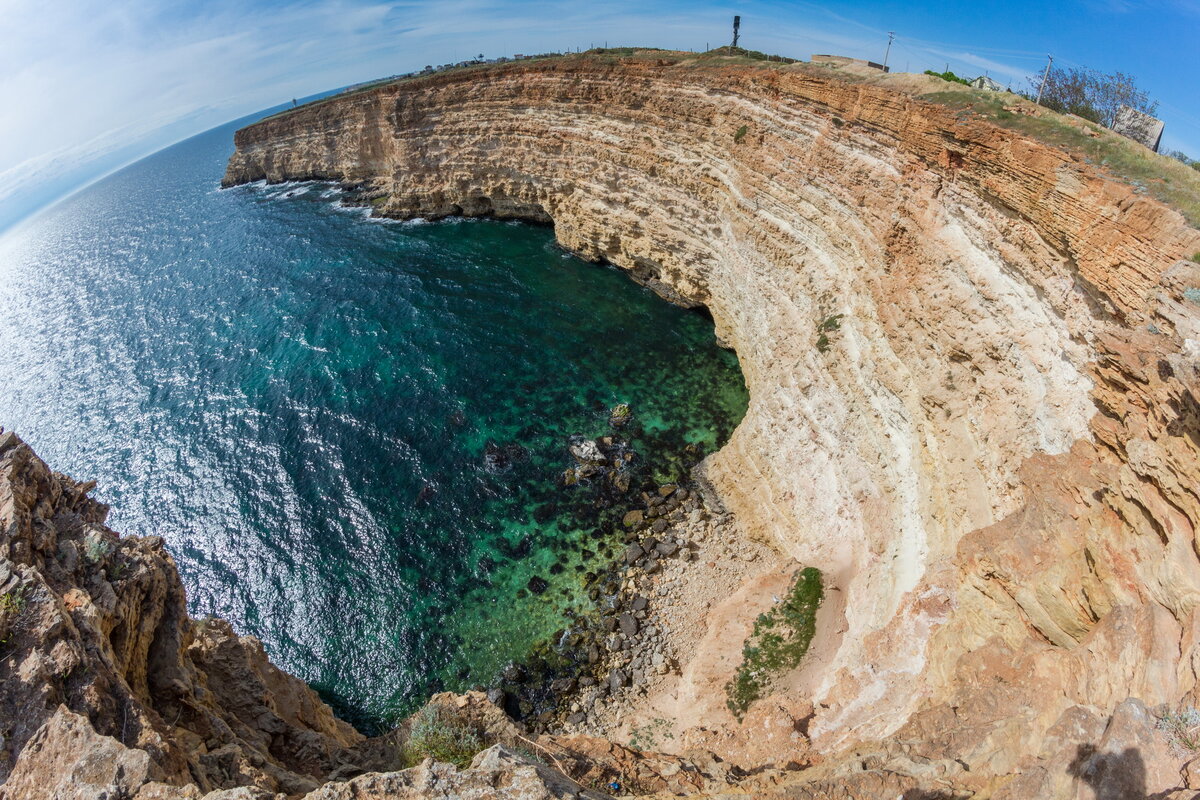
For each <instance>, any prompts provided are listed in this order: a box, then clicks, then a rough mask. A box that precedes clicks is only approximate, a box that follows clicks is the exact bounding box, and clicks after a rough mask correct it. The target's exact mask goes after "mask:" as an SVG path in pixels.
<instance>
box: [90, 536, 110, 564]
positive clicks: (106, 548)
mask: <svg viewBox="0 0 1200 800" xmlns="http://www.w3.org/2000/svg"><path fill="white" fill-rule="evenodd" d="M112 551H113V544H112V542H110V541H108V540H107V539H105V538H104V537H103V536H102V535H100V534H98V533H89V534H88V535H87V536H85V537H84V540H83V557H84V558H86V559H87V560H88V561H89V562H91V563H93V564H98V563H100V562H101V561H103V560H104V559H106V558H108V554H109V553H111V552H112Z"/></svg>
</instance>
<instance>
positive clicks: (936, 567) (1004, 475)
mask: <svg viewBox="0 0 1200 800" xmlns="http://www.w3.org/2000/svg"><path fill="white" fill-rule="evenodd" d="M236 143H237V152H236V153H235V154H234V156H233V158H232V159H231V161H230V164H229V168H228V172H227V174H226V178H225V182H226V184H236V183H242V182H248V181H255V180H260V179H266V180H268V181H283V180H295V179H310V178H320V179H330V180H337V181H343V182H348V183H360V184H361V183H365V184H366V185H367V186H368V187H369V188H370V193H371V194H372V195H373V196H375V197H376V200H375V201H374V204H375V207H376V208H377V209H378V211H379V212H380V213H383V214H388V215H392V216H397V217H413V216H425V217H439V216H444V215H450V214H465V215H495V216H499V217H520V218H525V219H531V220H542V221H552V222H553V224H554V228H555V234H556V236H557V238H558V240H559V242H561V243H562V244H563V245H564V246H565V247H567V248H569V249H570V250H572V251H575V252H577V253H579V254H581V255H583V256H584V257H587V258H591V259H596V260H605V261H608V262H611V263H613V264H616V265H618V266H620V267H622V268H624V269H626V270H628V271H629V272H630V273H631V275H632V276H633V277H634V278H635V279H637V280H639V281H642V282H644V283H646V284H647V285H649V286H651V287H653V288H654V289H655V290H657V291H659V292H660V293H661V294H663V295H664V296H665V297H668V298H670V299H672V300H674V301H676V302H681V303H685V304H703V305H705V306H707V308H708V309H709V310H710V311H711V313H712V315H713V317H714V320H715V322H716V325H717V330H718V333H719V335H720V336H721V338H722V339H723V340H724V341H725V342H727V343H728V344H729V345H730V346H731V347H733V348H734V349H735V350H736V352H737V354H738V356H739V358H740V360H741V364H742V368H743V371H744V373H745V376H746V380H747V384H748V386H749V389H750V397H751V401H750V410H749V413H748V414H747V415H746V418H745V420H744V421H743V422H742V424H741V426H740V427H739V428H738V430H737V432H736V433H735V435H734V436H733V439H732V440H731V442H730V443H729V444H728V445H727V446H726V447H725V448H724V449H723V450H722V451H721V452H720V453H718V454H717V455H715V456H714V457H713V458H712V459H711V460H710V463H709V464H708V468H707V474H708V477H709V478H710V479H711V480H712V482H713V483H714V485H715V486H716V488H717V490H718V491H719V494H720V496H721V498H722V500H723V502H724V503H725V504H726V506H727V507H728V508H729V509H731V510H732V511H733V512H734V514H735V516H736V518H737V520H738V522H739V525H740V527H741V529H742V530H743V531H744V533H745V535H747V536H751V537H754V538H757V539H760V540H763V541H767V542H770V543H772V544H773V545H774V546H775V547H777V548H778V549H779V550H780V551H782V553H783V554H786V555H787V556H790V557H791V558H794V559H795V560H797V561H799V562H801V563H805V564H811V565H815V566H818V567H820V568H821V569H822V570H823V571H825V573H826V575H827V579H828V580H829V582H830V583H831V584H832V585H835V586H837V588H838V590H840V591H842V592H844V593H845V598H846V602H845V611H844V620H841V621H839V622H838V624H836V625H833V626H830V628H829V630H826V631H823V632H819V634H818V635H819V636H823V637H825V638H826V642H825V644H826V645H827V646H832V647H833V648H834V650H835V655H834V657H833V658H832V661H831V664H830V665H829V666H828V668H826V669H824V670H823V671H822V673H821V674H820V675H819V676H816V677H815V678H814V679H813V681H812V685H811V686H809V687H807V691H809V692H810V693H811V696H812V699H813V700H814V701H815V703H816V706H815V716H814V718H813V719H812V720H811V721H810V723H809V724H808V727H807V732H808V735H810V736H811V737H812V739H813V742H814V744H815V745H816V746H817V747H818V748H820V749H822V750H824V751H825V752H827V753H832V752H836V751H838V750H840V749H841V748H844V747H847V746H849V745H851V744H853V743H854V742H861V741H865V740H871V739H876V740H882V739H884V738H886V737H897V736H898V737H900V738H901V739H903V740H905V741H911V742H924V743H925V744H923V745H921V746H920V747H918V750H920V748H921V747H923V748H924V750H923V751H921V752H922V753H923V756H922V757H926V758H929V759H934V760H939V759H940V760H941V762H942V763H945V764H948V765H949V766H948V767H947V769H949V770H950V771H951V772H954V771H957V773H962V774H959V775H957V777H956V778H955V780H959V781H961V783H962V785H963V786H965V787H968V788H971V789H972V790H979V789H983V788H988V787H991V788H994V785H993V784H992V783H991V780H992V778H993V777H994V776H997V775H999V776H1011V775H1014V774H1026V775H1032V774H1034V773H1035V772H1036V770H1035V769H1034V768H1033V767H1032V766H1031V764H1032V763H1033V761H1031V759H1032V760H1039V763H1041V764H1043V765H1044V764H1045V763H1049V762H1050V761H1055V759H1057V760H1058V761H1062V762H1063V763H1061V764H1058V767H1061V768H1062V769H1065V766H1064V764H1066V762H1069V761H1070V758H1067V757H1066V756H1065V755H1064V753H1065V751H1066V750H1067V749H1069V747H1071V746H1074V744H1078V743H1079V742H1083V741H1087V742H1090V743H1092V744H1091V745H1089V746H1094V744H1095V742H1097V741H1098V738H1099V737H1100V736H1101V734H1102V733H1103V731H1104V726H1105V723H1106V721H1107V720H1108V719H1109V716H1110V715H1111V714H1112V713H1113V711H1114V709H1116V708H1117V707H1118V706H1119V705H1120V704H1121V703H1122V702H1123V701H1125V700H1126V699H1127V698H1131V697H1132V698H1138V699H1140V700H1141V701H1144V702H1145V703H1147V704H1150V705H1156V704H1168V705H1170V706H1171V707H1172V708H1180V707H1186V706H1188V705H1191V704H1193V703H1194V702H1195V694H1196V691H1197V687H1196V676H1197V672H1196V665H1197V656H1200V651H1197V649H1196V641H1197V631H1198V630H1200V627H1198V625H1197V624H1198V619H1197V616H1196V613H1195V611H1196V601H1197V598H1198V597H1200V560H1198V559H1197V555H1196V553H1197V541H1196V535H1195V528H1196V524H1197V522H1198V521H1200V497H1198V495H1197V492H1196V489H1195V485H1196V478H1197V477H1198V475H1197V471H1198V464H1197V459H1196V455H1197V445H1198V444H1200V430H1198V429H1197V428H1196V423H1197V419H1198V418H1197V406H1196V399H1195V389H1196V382H1197V375H1198V373H1197V361H1196V358H1197V345H1196V340H1195V339H1194V338H1193V337H1195V336H1196V335H1197V327H1196V326H1197V319H1198V315H1197V311H1200V308H1198V307H1197V305H1196V303H1195V302H1194V301H1193V300H1190V299H1188V297H1189V296H1191V294H1190V293H1188V295H1185V292H1187V290H1189V289H1193V288H1196V287H1200V271H1198V270H1200V268H1198V267H1197V265H1196V264H1194V263H1192V262H1190V261H1187V260H1185V259H1187V258H1189V257H1190V256H1191V255H1192V254H1193V253H1195V252H1197V251H1200V232H1198V231H1196V230H1195V229H1193V228H1191V227H1189V226H1188V225H1187V223H1186V222H1185V221H1184V219H1183V218H1182V217H1181V216H1180V215H1179V214H1177V213H1176V212H1174V211H1172V210H1170V209H1168V208H1166V207H1164V206H1163V205H1161V204H1159V203H1157V202H1155V201H1153V200H1151V199H1149V198H1147V197H1146V196H1144V195H1143V194H1142V193H1140V192H1139V191H1137V190H1136V189H1134V188H1131V187H1129V186H1126V185H1122V184H1120V183H1119V182H1117V181H1114V180H1112V179H1111V178H1109V177H1107V176H1105V175H1104V174H1102V173H1101V172H1099V171H1098V170H1096V169H1095V168H1093V167H1091V166H1090V165H1088V164H1086V163H1084V162H1083V161H1081V160H1080V159H1077V158H1074V157H1072V156H1070V155H1068V154H1066V153H1064V152H1062V151H1060V150H1058V149H1055V148H1053V147H1049V146H1047V145H1044V144H1041V143H1039V142H1037V141H1034V140H1032V139H1029V138H1025V137H1023V136H1021V135H1019V134H1017V133H1014V132H1012V131H1008V130H1004V129H1000V128H997V127H995V126H993V125H991V124H988V123H986V122H984V121H980V120H975V119H972V118H971V117H970V116H969V115H962V114H958V113H955V112H953V111H951V110H949V109H947V108H943V107H940V106H937V105H933V104H930V103H927V102H922V101H921V100H919V99H917V98H915V97H913V96H912V95H910V94H907V93H904V92H900V91H893V90H890V89H889V88H888V87H887V86H875V85H863V84H855V83H852V82H847V81H844V80H838V79H834V78H831V77H830V76H829V75H828V74H821V73H820V71H816V70H813V69H812V68H809V67H805V66H803V65H796V66H795V67H786V68H777V69H760V68H746V67H740V66H726V67H719V66H718V67H714V66H710V65H708V66H706V65H702V64H697V63H695V62H693V61H691V60H689V59H686V58H675V57H672V58H659V59H647V58H638V59H628V60H625V61H609V62H604V61H602V60H597V59H564V60H558V61H547V62H537V63H531V64H518V65H509V66H506V67H501V68H491V69H488V70H486V71H477V72H471V71H464V72H459V73H450V74H444V75H435V76H432V77H427V78H421V79H417V80H412V81H405V82H401V83H396V84H391V85H386V86H382V87H379V88H376V89H373V90H369V91H364V92H359V93H356V94H350V95H346V96H343V97H337V98H333V99H330V100H327V101H325V102H322V103H318V104H315V105H313V106H310V107H307V108H301V109H299V110H296V111H292V112H288V113H286V114H283V115H280V116H277V117H273V118H269V119H266V120H264V121H262V122H259V123H257V124H255V125H252V126H250V127H248V128H246V129H243V130H241V131H239V132H238V134H237V140H236ZM822 323H825V325H824V328H825V329H824V330H818V328H819V327H820V326H822ZM822 334H824V336H823V338H822ZM830 638H834V639H836V641H833V642H832V644H831V643H830V641H829V639H830ZM1072 715H1074V716H1072ZM1075 717H1079V718H1080V719H1082V718H1084V717H1086V718H1087V719H1088V720H1090V722H1089V724H1088V725H1082V723H1080V725H1077V726H1076V727H1075V728H1074V729H1073V730H1075V731H1076V733H1077V734H1078V736H1077V737H1076V738H1075V739H1071V738H1070V737H1065V738H1064V736H1062V735H1059V734H1056V733H1054V731H1056V730H1059V728H1056V727H1055V726H1059V727H1061V726H1063V725H1065V724H1066V723H1065V722H1064V720H1067V719H1074V718H1075ZM1089 726H1090V727H1089ZM1085 728H1086V731H1085V730H1084V729H1085ZM1060 733H1061V732H1060ZM1056 737H1057V738H1056ZM1056 748H1057V749H1056ZM925 751H927V752H925ZM1059 751H1062V752H1059ZM1072 757H1073V755H1072ZM1064 758H1065V759H1066V761H1063V759H1064ZM1058 761H1056V762H1055V763H1058ZM1039 769H1040V767H1039ZM1060 772H1062V770H1061V769H1060ZM1038 774H1040V773H1038ZM1062 774H1065V773H1062ZM1059 778H1061V775H1056V776H1055V777H1054V778H1053V780H1059ZM1075 778H1078V775H1076V776H1075ZM1075 778H1072V779H1071V780H1075ZM1027 779H1028V780H1033V778H1027ZM1046 780H1047V781H1050V782H1051V783H1053V780H1051V779H1050V778H1047V779H1046ZM1068 783H1070V785H1072V786H1073V785H1074V784H1073V783H1071V781H1068ZM1047 787H1050V784H1049V783H1048V784H1046V787H1042V788H1043V789H1044V790H1045V791H1047V792H1050V791H1051V788H1047ZM991 788H989V790H991ZM1060 788H1061V787H1060ZM1029 789H1030V787H1028V786H1026V787H1024V789H1023V790H1022V791H1027V790H1029ZM1054 791H1057V789H1055V790H1054ZM1063 791H1074V790H1073V789H1063ZM1012 796H1014V797H1016V796H1020V795H1018V794H1014V795H1012ZM1026 796H1032V795H1026ZM1047 796H1049V795H1047Z"/></svg>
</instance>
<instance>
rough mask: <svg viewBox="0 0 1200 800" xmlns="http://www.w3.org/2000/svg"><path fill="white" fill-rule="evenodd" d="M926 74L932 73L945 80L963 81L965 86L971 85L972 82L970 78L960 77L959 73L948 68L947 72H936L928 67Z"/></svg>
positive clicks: (952, 81)
mask: <svg viewBox="0 0 1200 800" xmlns="http://www.w3.org/2000/svg"><path fill="white" fill-rule="evenodd" d="M925 74H926V75H932V76H933V77H935V78H941V79H942V80H944V81H950V83H961V84H962V85H963V86H970V85H971V82H970V81H969V80H967V79H966V78H960V77H958V76H957V75H955V74H954V73H953V72H950V71H949V70H947V71H945V72H934V71H933V70H931V69H927V70H925Z"/></svg>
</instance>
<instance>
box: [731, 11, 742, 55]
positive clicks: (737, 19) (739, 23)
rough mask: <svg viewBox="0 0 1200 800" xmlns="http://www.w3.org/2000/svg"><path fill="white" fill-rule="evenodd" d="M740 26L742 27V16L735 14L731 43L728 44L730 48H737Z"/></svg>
mask: <svg viewBox="0 0 1200 800" xmlns="http://www.w3.org/2000/svg"><path fill="white" fill-rule="evenodd" d="M741 27H742V18H741V17H740V16H735V17H734V18H733V44H732V45H730V49H731V50H736V49H737V42H738V29H739V28H741Z"/></svg>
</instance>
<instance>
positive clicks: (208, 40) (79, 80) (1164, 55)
mask: <svg viewBox="0 0 1200 800" xmlns="http://www.w3.org/2000/svg"><path fill="white" fill-rule="evenodd" d="M733 14H741V15H742V18H743V23H742V34H743V39H742V44H743V45H744V46H746V47H750V48H754V49H758V50H765V51H770V52H777V53H783V54H786V55H790V56H794V57H798V58H808V57H809V55H811V54H812V53H815V52H820V53H829V52H832V53H840V54H844V55H852V56H859V57H866V58H872V59H875V60H880V59H882V57H883V51H884V46H885V45H886V42H887V31H889V30H891V31H895V32H896V37H897V38H896V44H895V45H894V46H893V49H892V54H891V64H892V65H893V66H894V67H895V68H896V69H898V70H904V69H909V70H912V71H918V72H919V71H922V70H924V69H927V68H937V69H939V70H940V69H944V68H945V66H946V65H949V67H950V69H952V70H954V71H955V72H958V73H959V74H966V75H969V76H974V75H977V74H979V73H981V72H985V71H986V72H988V73H989V74H990V75H991V76H992V77H995V78H997V79H998V80H1000V81H1001V82H1002V83H1005V84H1007V83H1009V82H1012V83H1013V85H1014V87H1017V86H1019V85H1022V84H1023V83H1024V80H1025V78H1026V77H1027V76H1029V75H1031V74H1034V73H1036V72H1038V71H1039V70H1040V69H1041V68H1042V66H1043V65H1044V64H1045V56H1046V54H1047V53H1053V54H1054V56H1055V61H1056V63H1059V64H1064V65H1067V66H1073V65H1087V66H1090V67H1094V68H1096V69H1099V70H1102V71H1112V70H1121V71H1123V72H1127V73H1131V74H1133V75H1135V76H1136V77H1137V78H1138V79H1139V82H1140V84H1141V85H1142V86H1143V87H1145V88H1146V89H1148V90H1149V91H1150V93H1151V95H1152V96H1153V97H1154V98H1156V99H1158V100H1159V101H1160V103H1161V106H1160V109H1159V116H1161V117H1162V118H1163V119H1164V120H1165V121H1166V133H1165V135H1164V140H1163V146H1164V148H1167V149H1179V150H1183V151H1185V152H1188V153H1190V154H1191V155H1192V156H1194V157H1197V158H1200V82H1198V81H1197V77H1196V69H1197V60H1198V58H1200V55H1198V54H1200V0H1147V1H1146V2H1139V1H1138V0H1059V1H1058V2H1053V1H1051V2H1041V1H1039V2H1032V0H1008V1H1007V2H996V1H995V0H975V2H971V3H961V4H956V3H929V2H925V3H922V2H901V1H900V0H866V1H865V2H829V3H821V4H817V3H808V2H754V1H753V0H745V1H744V2H738V1H737V0H728V1H725V2H709V1H707V0H695V1H693V2H681V1H677V0H667V1H666V2H655V1H654V0H638V1H637V2H633V1H631V0H589V1H588V2H565V1H562V0H557V1H556V0H533V2H511V1H507V2H506V1H505V0H444V1H440V2H438V1H435V0H402V1H401V2H383V1H382V0H319V1H316V2H312V1H310V2H284V1H283V0H237V1H236V2H234V1H232V0H205V2H192V3H181V2H172V1H171V0H120V2H116V3H114V2H112V0H60V2H55V3H47V2H45V0H0V104H2V107H3V108H4V109H5V112H4V114H3V115H2V116H0V230H3V229H5V228H6V227H9V226H11V225H12V224H14V223H15V222H17V221H18V220H20V219H21V218H23V217H25V216H27V215H29V214H30V213H31V212H33V211H36V210H37V209H38V208H40V207H44V206H45V205H46V204H48V203H50V202H52V201H54V200H56V199H58V198H60V197H62V196H63V195H65V194H67V193H69V192H71V191H72V190H75V189H77V188H79V187H80V186H82V185H85V184H86V183H88V182H89V181H91V180H94V179H95V178H97V177H99V176H101V175H103V174H105V173H107V172H110V171H112V170H113V169H115V168H117V167H119V166H121V165H123V164H125V163H129V162H130V161H133V160H136V159H137V158H140V157H142V156H144V155H146V154H148V153H151V152H153V151H155V150H157V149H160V148H162V147H164V146H166V145H168V144H171V143H172V142H175V141H178V140H180V139H183V138H186V137H187V136H190V135H192V134H195V133H198V132H200V131H203V130H207V129H208V128H211V127H213V126H215V125H218V124H221V123H222V122H226V121H229V120H232V119H235V118H237V117H240V116H243V115H245V114H249V113H251V112H254V111H257V110H260V109H264V108H267V107H270V106H274V105H277V104H279V103H281V102H286V101H288V100H290V98H292V97H304V96H306V95H310V94H314V93H318V92H322V91H326V90H329V89H332V88H335V87H338V86H344V85H347V84H351V83H356V82H359V81H364V80H369V79H371V78H376V77H380V76H385V75H391V74H395V73H399V72H407V71H409V70H412V69H416V68H420V67H422V66H424V65H425V64H439V63H443V62H448V61H456V60H461V59H464V58H467V57H469V56H471V55H474V54H477V53H484V54H485V55H487V56H489V57H493V56H498V55H512V54H513V53H517V52H526V53H528V52H540V51H546V50H562V49H566V48H576V47H582V48H587V47H589V46H591V45H602V44H604V43H605V42H607V43H608V44H610V45H613V46H616V45H627V44H644V45H650V46H658V47H670V48H679V49H700V48H703V47H704V46H705V45H706V44H707V45H711V46H716V45H718V44H722V43H724V42H725V41H726V40H727V38H728V28H729V21H730V17H731V16H732V15H733Z"/></svg>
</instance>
